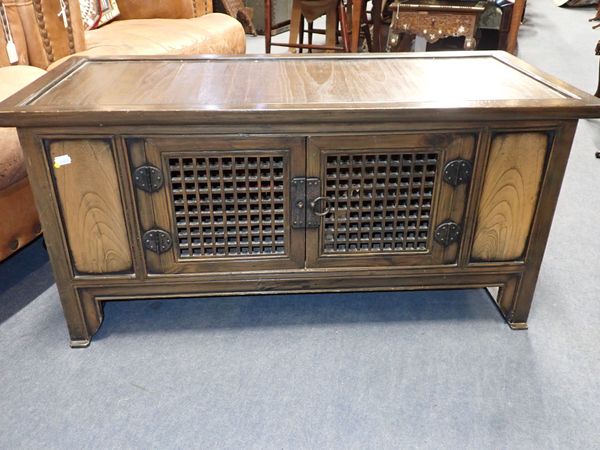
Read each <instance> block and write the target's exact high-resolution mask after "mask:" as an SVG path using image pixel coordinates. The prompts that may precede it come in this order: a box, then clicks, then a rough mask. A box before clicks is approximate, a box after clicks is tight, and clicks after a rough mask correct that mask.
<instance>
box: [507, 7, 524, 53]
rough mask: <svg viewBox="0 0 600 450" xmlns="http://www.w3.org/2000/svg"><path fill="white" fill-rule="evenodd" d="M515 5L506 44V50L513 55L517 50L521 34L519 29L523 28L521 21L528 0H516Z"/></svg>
mask: <svg viewBox="0 0 600 450" xmlns="http://www.w3.org/2000/svg"><path fill="white" fill-rule="evenodd" d="M514 3H515V5H514V7H513V11H512V16H511V23H510V28H509V31H508V38H507V44H506V51H507V52H509V53H512V54H513V55H514V54H516V52H517V39H518V36H519V29H520V28H521V22H522V21H523V16H524V15H525V5H526V3H527V0H514Z"/></svg>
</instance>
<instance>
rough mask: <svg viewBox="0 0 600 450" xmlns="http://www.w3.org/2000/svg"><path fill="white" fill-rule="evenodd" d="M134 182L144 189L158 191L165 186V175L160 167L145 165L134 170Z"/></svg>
mask: <svg viewBox="0 0 600 450" xmlns="http://www.w3.org/2000/svg"><path fill="white" fill-rule="evenodd" d="M133 182H134V183H135V185H136V187H138V188H139V189H141V190H142V191H145V192H156V191H158V190H160V188H161V187H162V186H163V183H164V177H163V174H162V172H161V171H160V169H159V168H158V167H154V166H151V165H144V166H140V167H138V168H137V169H135V171H134V172H133Z"/></svg>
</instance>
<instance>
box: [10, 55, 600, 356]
mask: <svg viewBox="0 0 600 450" xmlns="http://www.w3.org/2000/svg"><path fill="white" fill-rule="evenodd" d="M490 79H493V80H494V83H493V84H492V85H490V83H489V80H490ZM581 117H600V100H598V99H596V98H595V97H592V96H590V95H588V94H586V93H584V92H581V91H579V90H577V89H575V88H573V87H571V86H568V85H566V84H565V83H562V82H561V81H559V80H557V79H555V78H552V77H549V76H547V75H544V74H542V73H540V72H539V71H537V70H536V69H534V68H533V67H531V66H529V65H527V64H525V63H523V62H522V61H520V60H518V59H516V58H514V57H512V56H510V55H508V54H507V53H503V52H493V53H479V52H478V53H477V54H473V53H472V52H465V53H463V52H448V53H436V54H435V55H433V56H429V54H405V55H401V56H399V55H377V56H368V55H366V56H360V55H344V56H337V57H336V56H328V55H323V56H315V55H308V56H305V57H293V56H286V57H253V56H249V57H240V58H228V57H222V58H214V59H213V58H184V57H180V56H178V57H161V58H153V57H138V58H130V57H120V58H101V59H91V60H90V59H84V58H73V59H71V60H69V61H68V62H66V63H64V64H62V65H61V66H60V67H59V68H57V69H56V70H54V71H51V72H49V73H48V74H46V75H45V76H43V77H42V78H40V79H39V80H37V81H36V82H34V83H33V84H32V85H31V86H30V87H28V88H27V89H25V90H23V91H21V92H20V93H18V94H16V95H15V96H13V97H11V98H10V99H8V100H7V101H5V102H4V103H2V104H0V126H17V127H18V131H19V137H20V139H21V143H22V146H23V149H24V151H25V153H26V162H27V169H28V172H29V179H30V181H31V184H32V188H33V191H34V195H35V200H36V204H37V207H38V209H39V213H40V217H41V220H42V224H43V228H44V237H45V240H46V243H47V247H48V252H49V255H50V260H51V263H52V267H53V269H54V274H55V276H56V281H57V286H58V291H59V294H60V299H61V302H62V305H63V309H64V313H65V317H66V320H67V325H68V328H69V334H70V338H71V345H72V346H74V347H81V346H86V345H88V344H89V342H90V339H91V337H92V336H93V334H94V333H95V332H96V330H97V329H98V327H99V326H100V324H101V322H102V317H103V315H102V305H103V302H106V301H110V300H115V299H126V300H129V299H139V298H144V299H147V298H165V297H168V298H170V297H186V296H187V297H196V296H212V295H231V294H266V293H274V292H343V291H374V290H406V289H456V288H479V287H499V288H500V289H499V294H498V296H497V297H496V299H495V301H496V303H497V305H498V307H499V309H500V311H501V312H502V314H503V316H504V318H505V319H506V321H507V322H508V324H509V325H510V326H511V327H512V328H516V329H522V328H526V326H527V324H526V321H527V316H528V313H529V309H530V306H531V302H532V299H533V294H534V289H535V284H536V280H537V276H538V271H539V268H540V264H541V262H542V255H543V253H544V248H545V246H546V240H547V237H548V233H549V230H550V225H551V221H552V216H553V214H554V208H555V205H556V200H557V198H558V193H559V189H560V185H561V180H562V177H563V174H564V170H565V167H566V164H567V159H568V156H569V151H570V148H571V143H572V139H573V135H574V133H575V127H576V123H577V119H578V118H581ZM541 300H543V299H541ZM467 318H468V317H467ZM464 323H465V324H466V323H467V322H464ZM456 326H463V325H458V324H457V325H456Z"/></svg>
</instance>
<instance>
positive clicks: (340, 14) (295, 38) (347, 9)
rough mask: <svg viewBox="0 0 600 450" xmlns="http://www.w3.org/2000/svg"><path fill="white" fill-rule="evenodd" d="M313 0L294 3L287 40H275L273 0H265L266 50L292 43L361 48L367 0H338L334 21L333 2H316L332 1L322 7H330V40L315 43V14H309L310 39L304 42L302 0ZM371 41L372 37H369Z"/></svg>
mask: <svg viewBox="0 0 600 450" xmlns="http://www.w3.org/2000/svg"><path fill="white" fill-rule="evenodd" d="M310 2H311V1H310V0H294V1H293V3H292V17H291V19H290V38H289V41H288V43H287V44H284V43H275V42H273V41H272V31H273V27H274V26H275V25H274V24H273V23H272V17H273V12H272V0H265V13H264V16H265V53H271V46H280V47H290V48H293V49H307V50H309V51H312V50H333V51H344V52H352V53H356V52H358V45H359V41H360V32H361V27H363V26H364V23H365V22H364V20H363V18H364V16H365V15H366V13H365V11H364V0H352V1H349V2H348V5H347V6H346V5H344V2H343V0H338V1H336V2H335V3H336V5H335V12H336V16H337V18H336V20H335V24H334V18H333V12H334V8H333V3H332V2H331V1H330V2H323V1H321V2H319V1H317V2H314V3H315V4H317V3H318V4H320V5H321V6H323V4H324V3H331V5H330V6H329V7H328V8H322V9H323V11H324V12H325V11H330V12H329V15H328V19H327V26H326V30H325V34H326V35H327V38H326V40H327V43H326V44H325V45H313V43H312V34H313V33H314V32H315V31H314V30H313V27H312V20H310V19H313V20H314V18H315V17H314V16H312V17H311V15H309V20H308V30H307V32H308V43H304V15H303V14H302V3H305V4H308V3H310ZM348 16H349V17H350V24H349V25H348V24H347V18H348ZM338 20H339V22H340V28H341V33H340V34H341V44H342V45H341V46H339V45H336V42H337V32H338ZM369 43H370V37H369Z"/></svg>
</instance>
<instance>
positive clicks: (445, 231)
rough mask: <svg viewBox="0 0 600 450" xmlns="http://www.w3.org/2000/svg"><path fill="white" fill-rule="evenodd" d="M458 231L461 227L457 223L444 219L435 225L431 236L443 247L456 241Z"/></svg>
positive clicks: (459, 231)
mask: <svg viewBox="0 0 600 450" xmlns="http://www.w3.org/2000/svg"><path fill="white" fill-rule="evenodd" d="M460 233H461V229H460V225H459V224H457V223H456V222H452V221H451V220H446V221H445V222H442V223H440V224H439V225H438V226H437V228H436V229H435V233H434V235H433V237H434V239H435V240H436V241H437V242H439V243H440V244H442V245H443V246H444V247H447V246H448V245H450V244H452V243H453V242H458V240H459V239H460Z"/></svg>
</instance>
